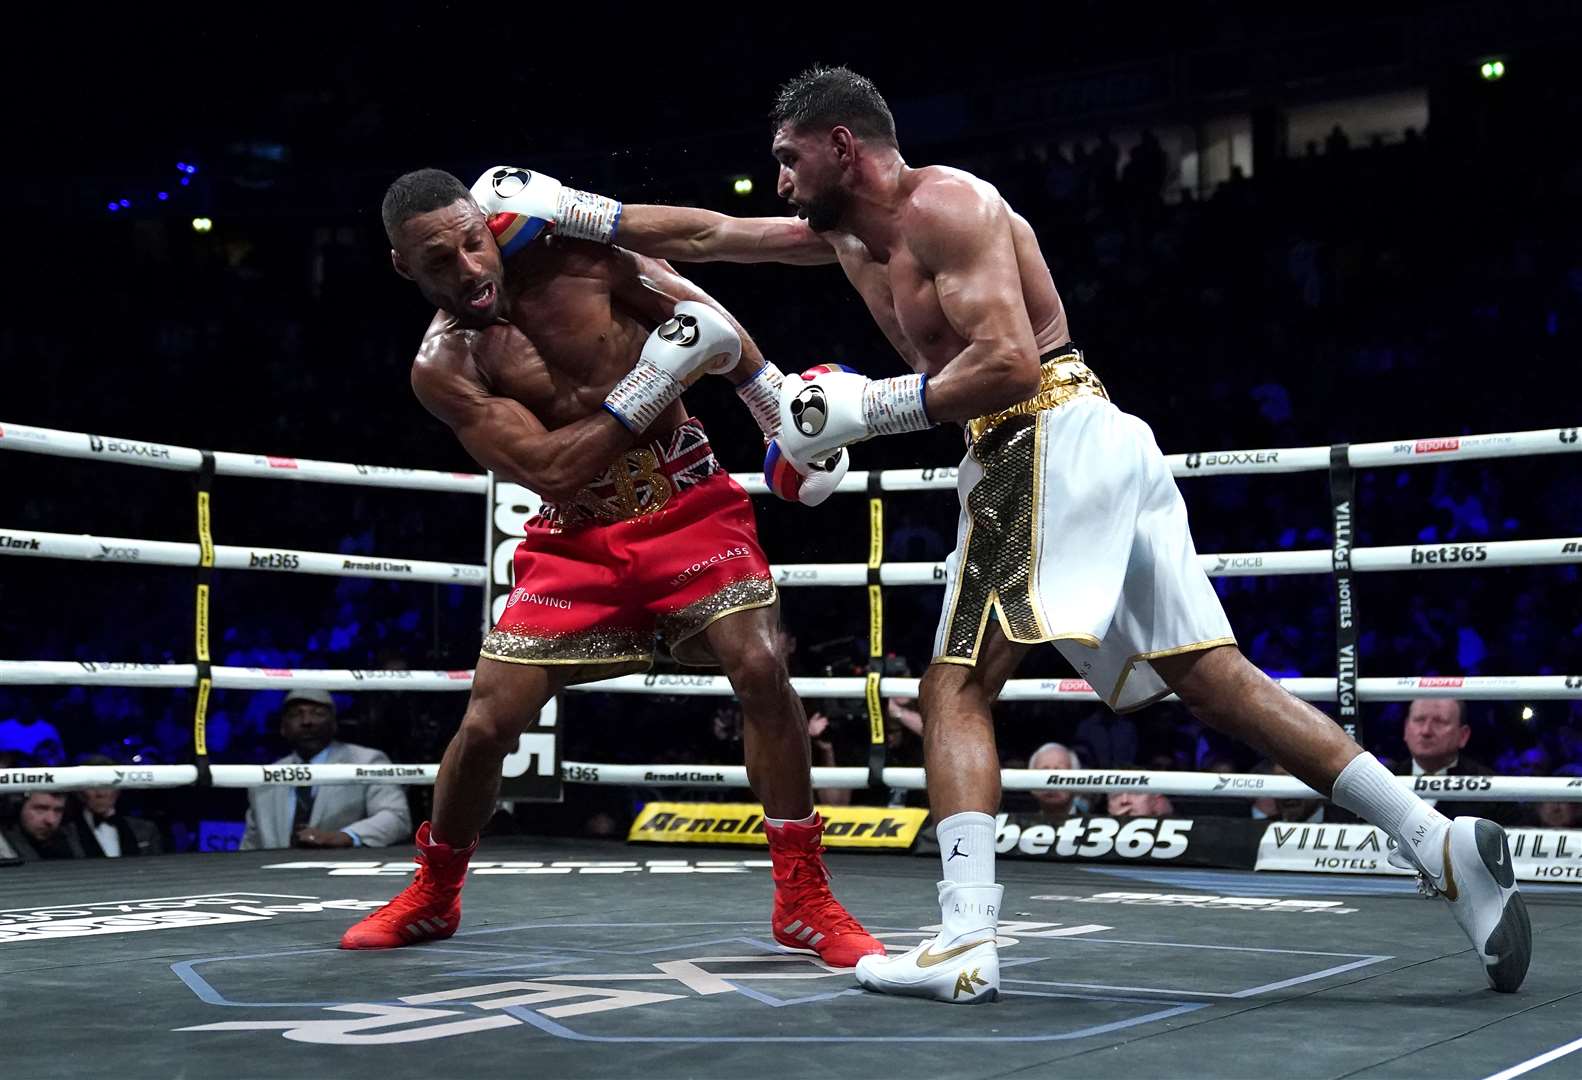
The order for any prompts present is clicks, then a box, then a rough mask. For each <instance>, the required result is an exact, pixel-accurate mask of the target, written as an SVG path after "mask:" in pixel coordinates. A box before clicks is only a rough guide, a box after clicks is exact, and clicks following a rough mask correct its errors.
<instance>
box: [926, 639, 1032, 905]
mask: <svg viewBox="0 0 1582 1080" xmlns="http://www.w3.org/2000/svg"><path fill="white" fill-rule="evenodd" d="M1027 648H1028V647H1027V646H1026V645H1017V644H1015V643H1014V642H1011V641H1008V640H1006V637H1005V635H1004V634H1003V633H1002V632H1001V631H1000V625H999V623H998V621H996V620H994V619H990V620H989V625H988V627H987V628H986V630H985V631H984V635H983V644H982V645H981V646H980V647H979V650H978V662H977V663H976V665H974V666H972V667H967V666H966V665H964V664H950V663H939V662H935V663H934V664H932V665H930V666H929V669H928V671H927V672H925V673H924V675H923V682H922V686H921V687H920V688H919V691H918V694H919V697H918V700H919V708H920V709H921V711H922V713H923V762H924V765H925V767H926V768H927V770H928V805H929V807H930V809H931V810H932V811H933V814H934V820H935V821H936V822H937V821H943V820H944V819H945V818H948V817H950V816H952V815H954V814H961V813H968V812H974V813H981V814H993V813H995V812H996V811H997V810H999V808H1000V758H999V755H998V753H997V752H996V750H995V743H994V716H993V713H992V710H991V706H992V705H993V703H994V699H995V698H996V697H998V696H999V693H1000V688H1001V687H1003V686H1004V685H1005V680H1006V679H1008V678H1010V676H1011V672H1013V671H1015V670H1016V666H1017V665H1018V664H1019V663H1021V661H1022V657H1024V656H1026V655H1027ZM990 880H993V879H992V877H991V879H990Z"/></svg>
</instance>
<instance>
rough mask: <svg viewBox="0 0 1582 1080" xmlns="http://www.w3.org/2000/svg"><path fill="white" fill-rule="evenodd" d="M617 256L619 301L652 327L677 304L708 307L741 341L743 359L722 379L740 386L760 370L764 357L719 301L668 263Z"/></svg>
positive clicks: (624, 254) (625, 254) (621, 253)
mask: <svg viewBox="0 0 1582 1080" xmlns="http://www.w3.org/2000/svg"><path fill="white" fill-rule="evenodd" d="M616 257H617V258H618V259H620V260H621V265H620V268H619V270H618V271H617V274H616V277H615V280H614V282H613V286H612V290H613V292H614V294H615V297H616V298H617V299H618V300H620V301H621V302H623V303H625V304H627V305H628V306H629V307H631V308H633V309H634V310H636V311H638V312H640V313H641V314H642V315H643V316H644V317H646V318H649V319H652V320H653V321H654V323H655V324H658V323H662V322H664V321H665V320H666V319H668V318H670V315H671V312H673V311H674V310H675V307H676V305H677V304H678V303H680V302H681V301H683V300H696V301H697V302H698V303H700V304H707V305H709V306H710V307H711V308H714V309H715V310H716V311H718V312H719V313H720V314H721V315H723V316H725V318H726V320H727V321H728V322H729V323H730V324H731V326H732V328H733V329H735V331H736V334H737V336H738V337H740V338H741V339H742V358H741V360H740V361H739V362H738V363H737V365H736V366H735V367H734V368H732V369H731V370H730V371H727V372H726V373H725V377H726V378H727V379H729V380H730V381H731V382H733V383H739V382H741V381H742V380H743V379H746V378H748V377H749V376H751V375H752V374H753V373H754V372H756V371H757V370H758V369H759V368H761V367H763V365H764V354H763V353H762V352H761V351H760V350H759V348H758V345H757V343H756V342H754V341H753V339H752V337H751V336H749V335H748V333H747V330H746V329H745V328H744V327H743V326H742V324H741V323H739V322H737V321H736V317H735V316H734V315H732V314H731V313H730V312H729V311H726V310H725V307H724V305H722V304H721V303H720V302H719V301H718V300H716V299H714V298H713V297H712V296H710V295H709V294H708V293H706V292H704V291H703V290H702V289H700V288H698V287H697V286H696V285H694V284H693V283H692V282H690V281H688V280H687V279H686V278H684V277H682V276H681V275H680V274H678V273H676V271H675V268H674V267H673V266H671V265H670V264H669V263H668V262H665V261H664V260H663V259H654V258H649V257H648V256H646V255H637V254H633V253H632V252H630V251H621V250H620V249H616Z"/></svg>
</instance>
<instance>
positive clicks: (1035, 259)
mask: <svg viewBox="0 0 1582 1080" xmlns="http://www.w3.org/2000/svg"><path fill="white" fill-rule="evenodd" d="M961 188H969V189H975V192H976V194H977V195H978V196H979V197H980V198H982V199H983V200H984V201H985V202H987V203H990V204H997V206H998V208H999V209H1000V211H1001V213H1000V214H997V215H995V218H996V220H994V222H993V227H994V228H1003V229H1008V230H1009V232H1010V234H1011V243H1012V245H1013V247H1014V250H1015V253H1016V266H1015V272H1016V275H1017V276H1018V277H1019V278H1020V283H1021V296H1022V300H1023V302H1024V303H1025V304H1026V307H1027V315H1028V319H1029V321H1030V322H1031V324H1032V328H1033V337H1034V340H1035V341H1036V342H1037V345H1038V351H1039V352H1041V353H1042V352H1046V351H1047V350H1049V349H1050V348H1053V347H1054V346H1056V345H1063V344H1065V343H1066V342H1067V341H1068V340H1070V333H1069V332H1068V331H1067V329H1066V312H1065V308H1064V307H1063V306H1062V305H1061V303H1060V294H1059V293H1058V292H1057V291H1056V290H1055V283H1054V279H1053V278H1052V277H1051V275H1050V273H1049V266H1048V264H1047V263H1046V262H1045V261H1044V254H1043V251H1042V250H1041V249H1040V248H1039V246H1038V237H1037V236H1035V235H1034V233H1033V229H1032V226H1031V225H1029V224H1028V223H1027V219H1025V218H1023V217H1022V216H1021V215H1020V214H1018V213H1016V212H1015V211H1014V210H1012V209H1011V208H1010V206H1009V205H1008V204H1007V203H1006V202H1005V200H1004V199H1003V198H1001V197H1000V194H999V192H997V191H995V190H994V188H993V187H992V186H990V185H989V184H987V183H985V182H984V181H982V180H979V179H978V178H977V177H975V176H973V175H971V174H970V173H965V172H962V171H961V170H959V169H951V168H946V167H944V166H938V165H933V166H929V167H927V168H922V169H914V170H912V171H911V172H910V173H909V174H908V175H907V176H906V177H904V178H903V179H902V181H901V186H900V190H901V193H902V196H903V199H904V201H903V202H902V203H901V205H900V207H899V212H898V215H897V218H896V227H895V234H894V235H895V239H894V242H893V243H892V244H891V245H890V246H889V248H888V250H885V249H880V250H878V251H875V250H874V249H872V248H870V247H869V246H868V244H866V243H864V242H863V241H862V240H861V239H859V238H858V237H857V236H855V235H853V234H852V233H848V232H830V233H826V234H823V236H824V240H825V242H827V243H828V244H829V246H830V247H831V248H832V249H833V250H834V252H835V257H836V258H837V259H838V260H839V262H840V266H841V269H842V270H844V271H845V272H846V277H847V278H848V279H849V280H850V281H851V283H852V286H853V287H854V288H856V290H857V292H858V293H859V294H860V295H861V296H862V299H863V302H864V303H865V304H867V306H868V311H869V312H870V313H871V314H872V315H873V318H874V321H875V322H876V323H878V325H879V328H880V329H881V330H883V331H884V335H885V337H886V338H888V339H889V342H890V344H891V346H893V347H894V348H895V351H896V352H898V353H900V354H901V356H902V357H903V358H904V359H905V360H906V362H907V363H908V364H909V365H911V367H912V369H913V370H914V371H921V372H924V373H925V374H928V375H935V374H938V373H939V372H940V371H941V370H943V368H944V367H945V365H946V364H948V363H949V362H950V361H951V360H952V359H954V358H955V357H956V355H957V354H959V353H960V352H961V351H962V350H963V349H965V348H966V347H967V345H968V344H969V341H968V339H967V338H966V337H965V336H964V335H963V334H962V332H961V330H960V329H958V328H957V327H955V326H952V325H951V322H950V320H949V319H948V318H947V317H946V314H945V310H944V307H943V306H942V305H941V302H940V296H939V286H938V283H937V281H936V272H935V269H934V268H933V266H932V264H931V263H930V261H929V259H930V253H929V251H928V245H927V244H926V243H914V241H915V239H916V236H915V234H916V233H918V232H921V231H923V230H926V229H927V228H928V226H929V220H928V219H929V217H930V212H931V209H932V207H931V205H930V204H935V205H937V203H938V202H939V201H942V200H943V201H947V202H948V201H951V200H954V199H957V198H959V196H960V194H962V193H961V192H960V189H961Z"/></svg>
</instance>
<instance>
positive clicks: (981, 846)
mask: <svg viewBox="0 0 1582 1080" xmlns="http://www.w3.org/2000/svg"><path fill="white" fill-rule="evenodd" d="M1027 648H1028V647H1027V646H1026V645H1018V644H1016V643H1014V642H1012V641H1010V640H1008V639H1007V638H1006V637H1005V635H1004V634H1003V633H1002V632H1001V629H1000V626H999V623H998V621H997V620H995V619H992V618H991V619H990V620H989V624H988V626H987V627H986V628H985V633H984V635H983V640H982V642H981V643H980V644H979V646H978V650H977V662H976V664H974V665H973V666H972V667H968V666H966V665H965V664H952V663H941V662H938V661H936V662H935V663H934V664H933V665H931V666H930V667H929V669H928V671H927V672H926V673H925V674H924V676H923V684H922V687H921V689H920V691H919V702H920V707H921V709H922V713H923V764H924V766H925V767H926V768H927V770H928V804H929V807H930V808H931V809H932V810H933V814H934V831H935V836H936V837H937V839H938V841H939V857H940V862H941V880H940V882H939V907H940V924H941V926H942V927H943V929H942V930H941V931H940V933H939V936H937V937H935V938H931V939H929V940H928V941H925V942H923V943H922V944H921V945H919V946H917V947H916V948H913V949H911V950H910V951H908V952H906V953H903V954H902V955H900V956H896V957H866V958H864V959H863V960H862V961H861V962H859V963H858V965H857V981H858V982H859V983H861V984H862V985H863V986H865V987H867V988H868V989H869V990H877V991H879V992H880V993H886V994H906V995H909V996H912V997H925V998H932V999H933V1000H935V1001H948V1002H953V1003H957V1004H975V1003H978V1002H983V1001H992V1000H994V998H995V997H997V996H998V994H999V990H1000V957H999V951H998V949H997V948H996V946H995V924H996V922H997V921H998V919H999V913H1000V901H1001V898H1002V894H1003V890H1002V889H1001V888H1000V886H999V885H997V884H995V881H994V814H995V812H996V811H998V810H999V808H1000V758H999V754H998V753H997V752H996V750H995V745H994V716H993V712H992V706H993V704H994V699H995V698H996V697H997V696H999V693H1000V689H1001V688H1002V687H1003V686H1004V685H1005V680H1006V679H1007V678H1009V677H1010V674H1011V672H1012V671H1014V670H1016V665H1017V664H1018V663H1019V662H1020V661H1021V659H1022V657H1023V656H1024V655H1026V653H1027Z"/></svg>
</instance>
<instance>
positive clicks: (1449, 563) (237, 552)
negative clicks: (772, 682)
mask: <svg viewBox="0 0 1582 1080" xmlns="http://www.w3.org/2000/svg"><path fill="white" fill-rule="evenodd" d="M0 535H4V536H5V537H6V538H7V542H6V543H5V544H4V545H3V546H0V555H13V556H19V557H22V558H46V559H64V560H67V561H71V562H117V563H135V564H144V565H151V566H198V565H200V562H201V559H202V557H203V556H202V550H201V548H200V546H199V545H198V544H187V543H181V542H176V541H169V540H140V539H134V538H131V537H124V536H97V535H94V534H91V533H53V532H38V531H35V530H30V529H11V528H6V527H5V526H3V525H0ZM35 543H36V544H37V545H38V546H37V547H36V548H35V547H34V546H33V545H34V544H35ZM1198 562H1199V563H1201V564H1202V566H1203V570H1204V572H1206V573H1207V574H1208V576H1209V577H1286V576H1293V575H1299V574H1315V575H1316V574H1328V573H1332V572H1333V569H1334V553H1333V552H1332V551H1329V550H1323V549H1313V550H1303V551H1245V552H1226V553H1216V554H1204V555H1199V556H1198ZM1579 562H1582V539H1578V538H1577V537H1574V536H1573V537H1566V536H1556V537H1546V538H1543V539H1538V540H1485V541H1475V542H1468V543H1445V544H1396V545H1390V546H1384V547H1366V548H1353V549H1352V550H1351V569H1352V571H1353V572H1355V573H1378V572H1381V571H1396V570H1464V569H1492V568H1494V567H1506V566H1550V565H1560V564H1564V563H1579ZM214 566H215V568H216V569H219V570H260V571H265V572H268V573H276V574H317V575H323V576H328V577H350V578H380V579H385V580H391V581H422V582H433V583H436V584H442V585H475V586H482V585H484V584H486V583H487V578H488V567H486V566H483V565H480V564H469V563H447V562H434V561H430V560H422V559H400V558H385V557H381V556H374V555H368V556H363V555H344V554H337V553H336V552H332V551H298V550H295V549H291V548H259V547H237V546H233V545H227V544H219V545H215V547H214ZM770 569H771V570H772V571H773V572H774V576H775V584H776V585H778V586H779V587H780V588H783V589H784V588H798V587H802V586H815V585H871V584H872V582H871V580H870V575H871V574H872V572H873V570H874V569H875V567H873V566H872V565H870V564H868V563H776V564H774V565H773V566H772V567H771V568H770ZM877 569H878V572H879V584H881V585H943V584H944V583H945V564H944V563H942V562H883V563H880V565H879V566H878V567H877Z"/></svg>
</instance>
